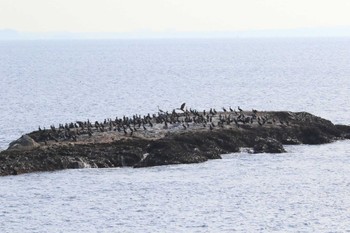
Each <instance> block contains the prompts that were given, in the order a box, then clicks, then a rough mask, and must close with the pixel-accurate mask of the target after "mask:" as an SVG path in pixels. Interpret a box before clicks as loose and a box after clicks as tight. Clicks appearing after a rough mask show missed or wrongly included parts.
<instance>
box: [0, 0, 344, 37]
mask: <svg viewBox="0 0 350 233" xmlns="http://www.w3.org/2000/svg"><path fill="white" fill-rule="evenodd" d="M349 12H350V0H0V29H13V30H18V31H23V32H77V33H84V32H97V33H99V32H104V33H105V32H115V33H129V32H136V31H141V32H142V31H147V32H149V31H150V32H217V31H242V30H243V31H245V30H274V29H295V28H319V27H327V28H331V27H339V26H350V13H349Z"/></svg>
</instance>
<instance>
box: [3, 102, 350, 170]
mask: <svg viewBox="0 0 350 233" xmlns="http://www.w3.org/2000/svg"><path fill="white" fill-rule="evenodd" d="M341 139H350V126H346V125H334V124H333V123H332V122H330V121H329V120H326V119H323V118H321V117H317V116H314V115H312V114H310V113H307V112H287V111H279V112H277V111H257V110H254V109H252V110H251V111H244V110H242V109H240V108H239V107H238V110H237V111H236V110H233V109H232V108H231V107H230V108H227V109H225V108H222V110H221V111H216V110H215V109H210V110H204V111H197V110H194V109H187V108H185V103H184V104H182V105H181V107H180V108H176V109H174V110H172V111H170V112H165V111H162V110H159V112H158V113H156V114H152V115H151V114H148V115H145V116H141V115H133V116H131V117H126V116H124V117H122V118H118V117H116V118H115V119H110V118H108V119H105V120H104V121H102V122H98V121H96V122H90V121H89V120H87V121H77V122H71V123H66V124H59V126H58V127H55V126H54V125H52V126H50V128H49V129H45V128H43V129H41V128H40V127H39V129H38V130H37V131H34V132H31V133H28V134H25V135H23V136H22V137H21V138H19V139H18V140H16V141H13V142H12V143H10V145H9V148H8V149H7V150H5V151H2V152H0V175H1V176H4V175H17V174H22V173H28V172H37V171H54V170H60V169H71V168H109V167H124V166H130V167H135V168H140V167H149V166H159V165H168V164H184V163H199V162H204V161H207V160H208V159H220V158H221V154H225V153H233V152H239V151H240V149H241V148H249V151H250V152H251V153H283V152H285V149H284V148H283V145H291V144H323V143H329V142H332V141H334V140H341Z"/></svg>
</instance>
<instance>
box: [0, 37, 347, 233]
mask: <svg viewBox="0 0 350 233" xmlns="http://www.w3.org/2000/svg"><path fill="white" fill-rule="evenodd" d="M349 48H350V39H349V38H337V39H335V38H333V39H326V38H323V39H232V40H111V41H107V40H106V41H2V42H0V81H1V90H0V126H1V127H0V150H1V149H2V150H3V149H6V148H7V146H8V144H9V142H11V141H12V140H14V139H17V138H18V137H20V136H21V135H22V134H24V133H28V132H30V131H33V130H36V129H37V128H38V126H41V127H49V126H50V125H51V124H55V125H58V124H59V123H66V122H72V121H73V122H74V121H76V120H87V119H90V120H91V121H94V120H103V119H105V118H112V117H115V116H119V117H121V116H123V115H132V114H135V113H137V114H147V113H154V112H156V111H157V110H158V106H159V108H161V109H163V110H172V109H173V108H175V107H179V106H180V105H181V103H182V102H186V104H187V106H188V107H192V108H195V109H197V110H203V109H209V108H212V107H214V108H216V109H220V108H221V107H229V106H231V107H232V108H237V106H240V107H241V108H243V109H251V108H255V109H258V110H291V111H308V112H311V113H313V114H316V115H319V116H321V117H324V118H327V119H330V120H331V121H333V122H334V123H341V124H350V115H349V113H350V111H349V107H350V104H349V101H350V62H349V61H350V49H349ZM287 151H288V153H285V154H282V155H266V154H258V155H249V154H245V153H239V154H230V155H224V159H223V160H216V161H209V162H207V163H203V164H194V165H178V166H164V167H155V168H145V169H130V168H121V169H120V168H119V169H85V170H66V171H59V172H53V173H34V174H26V175H20V176H13V177H0V207H1V208H0V232H79V231H81V232H225V231H227V232H232V231H234V230H237V231H243V232H247V231H250V232H256V231H263V232H271V231H280V232H295V231H305V232H310V231H317V232H345V231H348V232H350V227H349V226H350V198H349V195H350V183H349V182H350V181H349V179H348V174H350V142H349V141H342V142H336V143H332V144H328V145H321V146H291V147H287Z"/></svg>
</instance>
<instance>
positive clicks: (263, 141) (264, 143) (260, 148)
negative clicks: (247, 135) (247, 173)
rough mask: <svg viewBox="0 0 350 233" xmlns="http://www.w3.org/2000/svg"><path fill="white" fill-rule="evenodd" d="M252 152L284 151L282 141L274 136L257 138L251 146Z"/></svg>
mask: <svg viewBox="0 0 350 233" xmlns="http://www.w3.org/2000/svg"><path fill="white" fill-rule="evenodd" d="M253 150H254V153H284V152H286V150H285V149H284V148H283V145H282V143H280V142H279V141H277V140H276V139H274V138H270V137H268V138H258V139H256V143H255V145H254V147H253Z"/></svg>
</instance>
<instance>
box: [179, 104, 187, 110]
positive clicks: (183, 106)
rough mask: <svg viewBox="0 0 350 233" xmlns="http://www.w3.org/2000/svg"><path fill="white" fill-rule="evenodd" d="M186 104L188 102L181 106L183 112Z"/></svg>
mask: <svg viewBox="0 0 350 233" xmlns="http://www.w3.org/2000/svg"><path fill="white" fill-rule="evenodd" d="M185 105H186V103H183V104H181V107H180V110H182V111H183V112H184V111H185V110H184V108H185Z"/></svg>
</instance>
